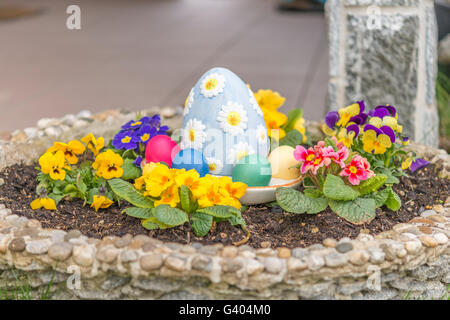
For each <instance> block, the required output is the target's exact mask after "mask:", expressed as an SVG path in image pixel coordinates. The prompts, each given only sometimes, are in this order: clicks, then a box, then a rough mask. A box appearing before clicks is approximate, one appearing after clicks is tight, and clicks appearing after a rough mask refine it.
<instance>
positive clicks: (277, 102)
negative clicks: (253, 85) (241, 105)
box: [254, 89, 286, 110]
mask: <svg viewBox="0 0 450 320" xmlns="http://www.w3.org/2000/svg"><path fill="white" fill-rule="evenodd" d="M254 94H255V99H256V102H258V105H259V107H260V108H261V109H268V110H276V109H278V108H279V107H281V106H282V105H283V103H284V101H286V98H284V97H282V96H281V95H280V94H279V93H278V92H276V91H272V90H262V89H260V90H258V92H255V93H254Z"/></svg>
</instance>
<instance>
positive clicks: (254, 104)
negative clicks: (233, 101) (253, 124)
mask: <svg viewBox="0 0 450 320" xmlns="http://www.w3.org/2000/svg"><path fill="white" fill-rule="evenodd" d="M248 94H249V95H250V99H249V101H250V104H251V105H252V107H253V109H255V111H256V113H257V114H259V115H260V116H264V115H263V112H262V110H261V108H260V107H259V104H258V102H257V101H256V98H255V94H254V93H253V91H252V90H251V89H250V88H249V89H248Z"/></svg>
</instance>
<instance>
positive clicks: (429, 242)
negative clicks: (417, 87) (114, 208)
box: [419, 235, 438, 248]
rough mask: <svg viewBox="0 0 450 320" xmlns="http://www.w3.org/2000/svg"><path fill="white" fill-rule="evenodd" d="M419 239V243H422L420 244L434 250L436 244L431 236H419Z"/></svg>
mask: <svg viewBox="0 0 450 320" xmlns="http://www.w3.org/2000/svg"><path fill="white" fill-rule="evenodd" d="M419 239H420V241H422V244H423V245H424V246H426V247H429V248H435V247H437V245H438V242H437V241H436V239H435V238H433V237H432V236H428V235H425V236H421V237H420V238H419Z"/></svg>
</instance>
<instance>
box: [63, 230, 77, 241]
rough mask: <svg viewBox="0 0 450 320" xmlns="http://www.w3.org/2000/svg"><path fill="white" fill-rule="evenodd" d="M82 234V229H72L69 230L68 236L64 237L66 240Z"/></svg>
mask: <svg viewBox="0 0 450 320" xmlns="http://www.w3.org/2000/svg"><path fill="white" fill-rule="evenodd" d="M80 236H81V232H80V230H75V229H74V230H70V231H68V232H67V234H66V236H65V237H64V240H65V241H69V240H70V239H75V238H79V237H80Z"/></svg>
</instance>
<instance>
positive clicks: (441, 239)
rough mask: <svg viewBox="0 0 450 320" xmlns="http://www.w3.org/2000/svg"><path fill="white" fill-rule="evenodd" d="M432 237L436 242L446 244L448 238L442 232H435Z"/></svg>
mask: <svg viewBox="0 0 450 320" xmlns="http://www.w3.org/2000/svg"><path fill="white" fill-rule="evenodd" d="M433 238H434V239H436V241H437V243H438V244H446V243H447V242H448V238H447V236H446V235H445V234H443V233H442V232H439V233H436V234H435V235H433Z"/></svg>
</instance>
